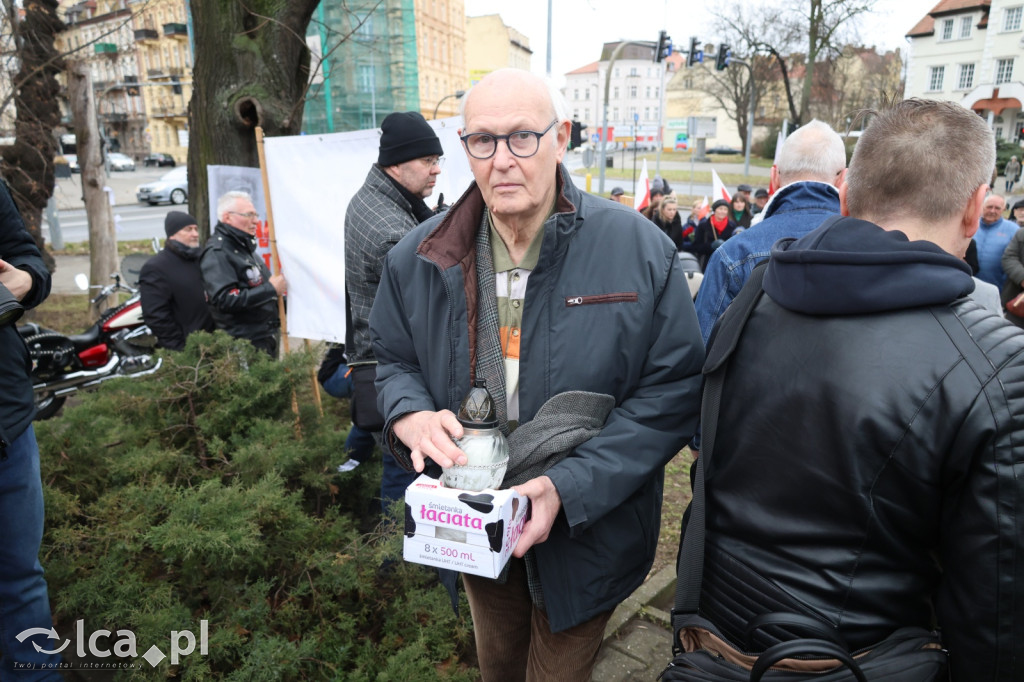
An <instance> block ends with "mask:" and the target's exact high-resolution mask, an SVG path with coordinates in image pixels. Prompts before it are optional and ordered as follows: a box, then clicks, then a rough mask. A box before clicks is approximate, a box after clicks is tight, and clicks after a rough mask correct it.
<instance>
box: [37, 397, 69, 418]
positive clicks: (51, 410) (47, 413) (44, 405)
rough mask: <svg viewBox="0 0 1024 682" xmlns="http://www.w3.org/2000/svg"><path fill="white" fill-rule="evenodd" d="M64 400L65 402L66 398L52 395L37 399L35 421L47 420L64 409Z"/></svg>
mask: <svg viewBox="0 0 1024 682" xmlns="http://www.w3.org/2000/svg"><path fill="white" fill-rule="evenodd" d="M65 400H67V396H63V395H62V396H55V395H54V394H52V393H47V394H46V395H44V396H39V397H37V398H36V418H35V421H42V420H43V419H49V418H50V417H52V416H54V415H55V414H57V413H58V412H60V408H62V407H64V401H65Z"/></svg>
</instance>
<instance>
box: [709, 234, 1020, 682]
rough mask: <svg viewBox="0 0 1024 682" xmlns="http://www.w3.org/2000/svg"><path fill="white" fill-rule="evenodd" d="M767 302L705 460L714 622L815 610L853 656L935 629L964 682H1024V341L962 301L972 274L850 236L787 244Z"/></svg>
mask: <svg viewBox="0 0 1024 682" xmlns="http://www.w3.org/2000/svg"><path fill="white" fill-rule="evenodd" d="M764 286H765V292H766V294H767V295H766V296H764V297H763V298H762V300H761V302H760V304H759V305H758V307H757V309H756V310H755V311H754V312H753V314H752V315H751V317H750V319H749V321H748V323H747V326H746V328H745V330H744V332H743V336H742V337H741V339H740V341H739V345H738V346H737V348H736V351H735V353H734V354H733V356H732V359H731V364H730V366H729V369H728V374H727V376H726V383H725V387H724V390H723V395H722V403H721V414H720V422H719V430H718V434H719V435H718V442H717V444H716V445H715V452H714V453H712V454H711V456H710V459H709V460H708V466H709V467H710V471H709V473H708V479H707V494H708V506H707V509H708V511H707V513H708V516H707V523H708V546H707V550H706V551H707V559H706V564H705V566H706V567H705V582H704V586H703V589H702V593H701V610H702V612H703V613H704V614H705V615H706V616H707V617H709V618H711V620H713V621H714V622H715V623H717V624H719V625H720V626H721V627H723V629H724V630H725V631H726V633H727V634H728V635H729V636H730V637H732V638H734V639H735V641H737V642H742V641H743V639H742V637H743V627H744V625H745V624H746V623H747V622H748V621H749V619H750V618H751V617H752V616H753V615H756V614H758V613H762V612H767V611H787V610H789V611H793V610H796V611H803V612H804V613H806V614H809V615H814V616H816V617H818V618H820V619H823V620H825V621H827V622H829V623H832V624H833V625H835V626H836V627H837V628H838V629H839V631H840V632H841V634H842V635H843V636H844V637H845V639H846V640H847V642H848V644H849V645H850V647H851V648H852V649H857V648H861V647H865V646H869V645H871V644H872V643H875V642H877V641H879V640H881V639H883V638H884V637H886V636H887V635H889V634H890V633H891V632H892V631H893V630H895V629H897V628H898V627H901V626H907V625H918V626H924V627H933V626H935V625H937V626H939V627H940V628H941V631H942V638H943V643H944V646H945V647H946V648H947V649H948V650H949V652H950V664H951V670H952V673H953V679H954V680H970V681H972V682H974V681H979V680H1021V679H1024V332H1022V331H1021V330H1018V329H1016V328H1014V327H1012V326H1011V325H1009V324H1008V323H1007V322H1005V321H1004V320H1003V319H1001V318H999V317H998V316H994V315H992V314H991V313H989V312H987V311H985V310H984V309H982V308H981V307H979V306H978V305H977V304H975V303H974V302H973V301H971V300H969V299H968V298H966V297H964V294H965V293H967V292H969V291H971V290H972V288H973V283H972V281H971V277H970V268H969V267H968V266H967V265H966V264H964V263H963V261H961V260H959V259H957V258H955V257H953V256H950V255H949V254H946V253H944V252H942V251H941V250H939V249H938V247H936V246H934V245H932V244H931V243H929V242H909V241H907V239H906V237H905V236H904V235H903V234H902V233H900V232H884V231H882V230H880V229H879V228H877V227H876V226H874V225H871V224H870V223H865V222H862V221H856V220H851V219H845V220H841V221H839V222H838V223H837V224H836V225H835V226H833V227H831V228H830V227H826V228H825V229H819V230H815V231H814V232H811V233H810V234H808V235H807V236H805V237H803V238H801V239H799V240H796V241H794V240H783V241H781V242H779V243H777V244H776V245H775V247H774V248H773V251H772V261H771V264H770V265H769V268H768V271H767V273H766V278H765V285H764ZM712 343H714V340H713V339H712ZM765 643H767V642H765Z"/></svg>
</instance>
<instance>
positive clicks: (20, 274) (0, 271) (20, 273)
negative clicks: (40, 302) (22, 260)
mask: <svg viewBox="0 0 1024 682" xmlns="http://www.w3.org/2000/svg"><path fill="white" fill-rule="evenodd" d="M0 284H3V285H4V286H5V287H7V289H8V290H9V291H10V292H11V293H12V294H14V298H16V299H18V300H19V301H21V300H24V298H25V297H26V296H28V292H30V291H32V275H30V274H28V273H27V272H25V271H24V270H19V269H18V268H16V267H14V266H13V265H11V264H10V263H8V262H6V261H4V260H0Z"/></svg>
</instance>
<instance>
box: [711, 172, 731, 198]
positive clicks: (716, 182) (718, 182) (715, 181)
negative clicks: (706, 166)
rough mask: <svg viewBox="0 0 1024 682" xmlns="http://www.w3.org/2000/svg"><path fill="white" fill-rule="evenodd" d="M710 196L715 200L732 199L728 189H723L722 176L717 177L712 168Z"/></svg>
mask: <svg viewBox="0 0 1024 682" xmlns="http://www.w3.org/2000/svg"><path fill="white" fill-rule="evenodd" d="M711 196H713V197H714V198H715V201H718V200H719V199H725V200H726V201H730V200H731V199H732V197H731V196H730V195H729V191H728V190H727V189H725V183H724V182H722V178H720V177H718V173H717V172H716V171H715V169H714V168H712V169H711Z"/></svg>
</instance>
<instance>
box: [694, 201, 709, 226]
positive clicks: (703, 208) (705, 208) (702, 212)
mask: <svg viewBox="0 0 1024 682" xmlns="http://www.w3.org/2000/svg"><path fill="white" fill-rule="evenodd" d="M694 213H695V214H696V215H695V216H694V221H695V222H700V221H701V220H704V218H706V217H707V215H708V213H711V204H710V203H708V196H707V195H706V194H705V195H704V202H703V203H702V204H701V205H700V208H698V209H697V210H696V211H695V212H694Z"/></svg>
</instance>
